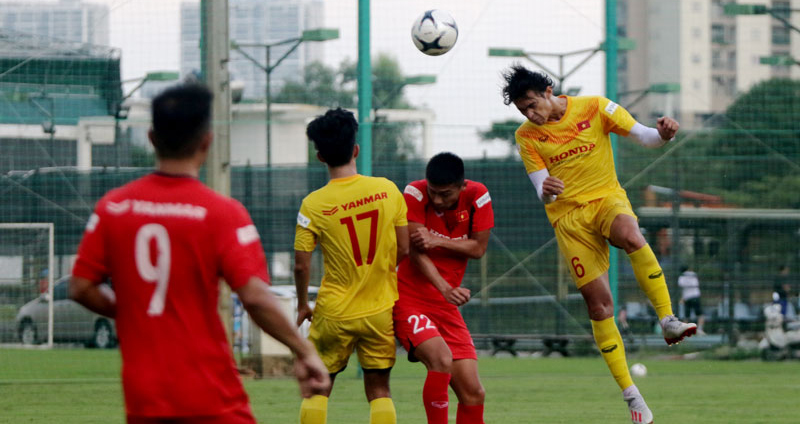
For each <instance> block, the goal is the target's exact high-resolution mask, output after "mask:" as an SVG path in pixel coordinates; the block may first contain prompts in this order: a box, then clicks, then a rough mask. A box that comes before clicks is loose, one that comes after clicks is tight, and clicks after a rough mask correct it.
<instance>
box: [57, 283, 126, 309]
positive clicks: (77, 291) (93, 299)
mask: <svg viewBox="0 0 800 424" xmlns="http://www.w3.org/2000/svg"><path fill="white" fill-rule="evenodd" d="M68 291H69V297H70V298H71V299H72V300H74V301H76V302H78V303H80V304H81V305H83V306H85V307H86V309H88V310H90V311H92V312H95V313H98V314H100V315H103V316H107V317H109V318H114V317H115V316H116V315H117V297H116V295H114V291H113V290H111V287H109V286H108V285H106V284H95V283H93V282H91V281H89V280H88V279H86V278H83V277H72V279H71V280H70V282H69V289H68Z"/></svg>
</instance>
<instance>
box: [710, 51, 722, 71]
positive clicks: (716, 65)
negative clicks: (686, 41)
mask: <svg viewBox="0 0 800 424" xmlns="http://www.w3.org/2000/svg"><path fill="white" fill-rule="evenodd" d="M723 66H724V65H723V64H722V53H721V52H720V51H719V50H714V51H713V52H711V67H712V68H713V69H722V67H723Z"/></svg>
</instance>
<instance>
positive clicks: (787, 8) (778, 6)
mask: <svg viewBox="0 0 800 424" xmlns="http://www.w3.org/2000/svg"><path fill="white" fill-rule="evenodd" d="M791 12H792V8H791V5H790V4H789V2H788V1H773V2H772V13H774V14H775V15H777V16H780V17H781V18H783V19H787V20H788V19H789V16H790V14H791Z"/></svg>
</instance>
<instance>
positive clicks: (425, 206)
mask: <svg viewBox="0 0 800 424" xmlns="http://www.w3.org/2000/svg"><path fill="white" fill-rule="evenodd" d="M403 195H404V196H405V198H406V204H407V205H408V230H409V233H410V237H411V250H410V252H409V258H408V259H407V260H404V261H403V262H401V263H400V268H399V270H398V290H399V292H400V299H399V300H398V301H397V303H396V304H395V306H394V325H395V332H396V334H397V338H398V339H399V340H400V342H401V343H402V344H403V347H405V349H406V350H407V351H408V357H409V360H411V361H412V362H416V361H421V362H422V363H423V364H425V367H426V368H427V369H428V375H427V377H426V379H425V385H424V386H423V389H422V401H423V404H424V406H425V413H426V415H427V417H428V423H429V424H447V411H448V406H449V396H448V393H447V387H448V385H450V386H452V387H453V390H454V391H455V393H456V396H457V397H458V402H459V403H458V410H457V414H456V423H457V424H483V402H484V397H485V391H484V389H483V386H482V385H481V382H480V378H479V377H478V357H477V354H476V352H475V345H474V344H473V343H472V336H471V335H470V333H469V330H468V329H467V325H466V323H464V318H463V317H462V316H461V313H460V312H459V310H458V307H459V306H460V305H463V304H465V303H466V302H468V301H469V299H470V291H469V289H467V288H464V287H461V281H462V279H463V278H464V271H465V270H466V267H467V261H468V260H469V259H470V258H472V259H478V258H480V257H482V256H483V254H484V253H485V252H486V247H487V245H488V243H489V234H490V230H491V229H492V227H494V213H493V211H492V199H491V197H490V196H489V191H488V190H487V189H486V187H485V186H484V185H483V184H481V183H478V182H475V181H470V180H465V179H464V163H463V162H462V161H461V158H459V157H458V156H456V155H454V154H452V153H440V154H438V155H436V156H434V157H432V158H431V159H430V161H429V162H428V165H427V168H426V170H425V179H424V180H419V181H414V182H412V183H410V184H408V186H406V188H405V190H404V193H403Z"/></svg>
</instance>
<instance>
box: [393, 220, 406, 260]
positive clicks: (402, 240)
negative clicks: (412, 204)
mask: <svg viewBox="0 0 800 424" xmlns="http://www.w3.org/2000/svg"><path fill="white" fill-rule="evenodd" d="M394 232H395V235H396V236H397V262H395V263H396V264H399V263H400V261H402V260H403V258H405V257H406V256H408V245H409V241H408V226H407V225H402V226H398V227H394Z"/></svg>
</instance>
